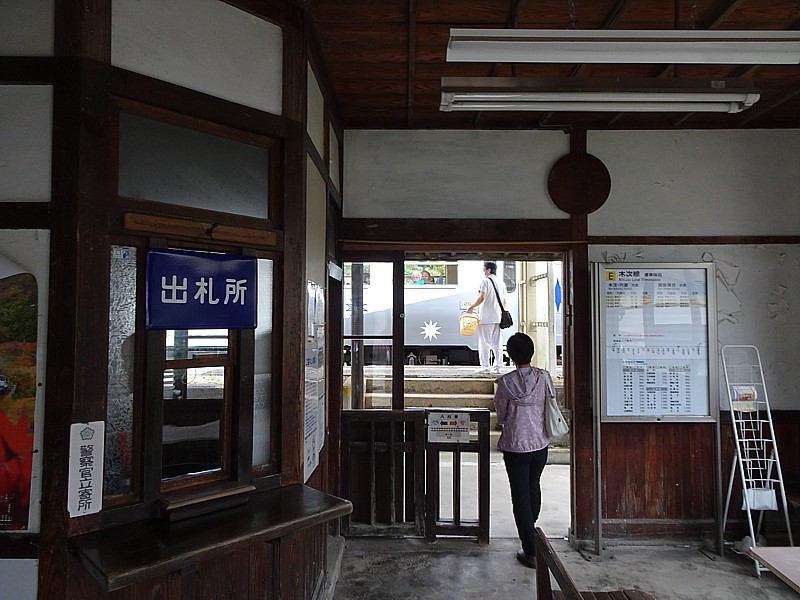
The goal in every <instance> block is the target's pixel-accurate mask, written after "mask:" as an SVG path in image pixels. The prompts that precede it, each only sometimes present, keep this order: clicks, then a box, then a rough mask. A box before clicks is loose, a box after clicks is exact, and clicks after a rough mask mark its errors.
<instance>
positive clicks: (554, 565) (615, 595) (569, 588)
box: [536, 527, 656, 600]
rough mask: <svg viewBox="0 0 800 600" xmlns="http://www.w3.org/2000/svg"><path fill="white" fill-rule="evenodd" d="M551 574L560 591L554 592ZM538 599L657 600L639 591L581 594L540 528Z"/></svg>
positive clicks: (537, 540)
mask: <svg viewBox="0 0 800 600" xmlns="http://www.w3.org/2000/svg"><path fill="white" fill-rule="evenodd" d="M550 573H552V574H553V578H554V579H555V580H556V583H558V587H560V588H561V590H560V591H558V590H556V591H553V588H552V587H551V585H550ZM536 598H537V599H538V600H553V599H554V598H555V599H563V600H656V599H655V597H654V596H651V595H650V594H648V593H646V592H640V591H639V590H617V591H612V592H581V591H578V588H577V586H576V585H575V582H574V581H572V578H571V577H570V576H569V574H568V573H567V570H566V569H565V568H564V563H562V562H561V559H560V558H558V555H557V554H556V553H555V551H554V550H553V547H552V546H551V545H550V542H548V541H547V538H546V537H545V535H544V532H543V531H542V530H541V529H540V528H538V527H537V528H536Z"/></svg>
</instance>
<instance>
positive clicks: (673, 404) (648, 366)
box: [621, 360, 693, 415]
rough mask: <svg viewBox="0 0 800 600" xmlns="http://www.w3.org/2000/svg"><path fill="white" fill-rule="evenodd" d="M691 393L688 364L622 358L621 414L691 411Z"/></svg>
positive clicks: (690, 373)
mask: <svg viewBox="0 0 800 600" xmlns="http://www.w3.org/2000/svg"><path fill="white" fill-rule="evenodd" d="M692 396H693V394H692V365H691V364H690V363H679V362H677V363H658V362H646V361H636V360H634V361H623V365H622V396H621V397H622V413H623V414H628V415H632V414H639V415H670V414H679V415H682V414H690V413H691V412H692V408H693V407H692V405H691V398H692Z"/></svg>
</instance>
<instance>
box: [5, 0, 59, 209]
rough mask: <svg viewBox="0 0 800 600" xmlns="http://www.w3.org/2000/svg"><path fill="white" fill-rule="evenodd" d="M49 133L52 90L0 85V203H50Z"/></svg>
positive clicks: (51, 112) (50, 137)
mask: <svg viewBox="0 0 800 600" xmlns="http://www.w3.org/2000/svg"><path fill="white" fill-rule="evenodd" d="M0 6H2V2H0ZM52 131H53V89H52V87H50V86H45V85H0V140H2V142H1V143H0V182H2V185H0V202H49V201H50V196H51V185H50V183H51V172H50V171H51V165H52V144H53V135H52Z"/></svg>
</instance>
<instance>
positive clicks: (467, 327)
mask: <svg viewBox="0 0 800 600" xmlns="http://www.w3.org/2000/svg"><path fill="white" fill-rule="evenodd" d="M478 322H479V320H478V317H476V316H475V315H474V314H472V313H466V314H464V315H461V316H460V317H458V326H459V329H460V330H461V335H475V330H476V329H477V327H478Z"/></svg>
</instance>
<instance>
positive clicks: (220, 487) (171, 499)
mask: <svg viewBox="0 0 800 600" xmlns="http://www.w3.org/2000/svg"><path fill="white" fill-rule="evenodd" d="M255 489H256V488H255V487H254V486H252V485H247V484H241V483H238V482H235V481H229V482H225V483H222V482H215V483H213V484H211V485H210V486H194V487H189V488H184V489H182V490H175V491H173V492H167V493H164V494H163V495H162V497H161V501H160V505H161V513H162V514H163V515H164V516H165V517H166V518H167V519H169V520H170V521H181V520H183V519H188V518H189V517H197V516H200V515H204V514H207V513H210V512H214V511H217V510H222V509H225V508H231V507H233V506H241V505H242V504H247V501H248V499H249V498H248V497H249V494H250V493H251V492H253V491H254V490H255Z"/></svg>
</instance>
